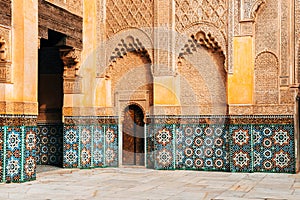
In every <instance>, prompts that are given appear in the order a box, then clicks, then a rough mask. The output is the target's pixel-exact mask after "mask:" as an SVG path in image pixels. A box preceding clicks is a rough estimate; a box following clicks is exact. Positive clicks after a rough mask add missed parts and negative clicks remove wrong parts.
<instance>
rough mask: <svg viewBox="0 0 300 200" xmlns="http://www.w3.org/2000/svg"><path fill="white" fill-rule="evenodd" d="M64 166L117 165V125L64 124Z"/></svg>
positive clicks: (94, 166) (91, 166) (92, 166)
mask: <svg viewBox="0 0 300 200" xmlns="http://www.w3.org/2000/svg"><path fill="white" fill-rule="evenodd" d="M63 141H64V151H63V152H64V158H63V167H65V168H83V169H87V168H96V167H117V166H118V125H117V124H105V125H65V127H64V139H63Z"/></svg>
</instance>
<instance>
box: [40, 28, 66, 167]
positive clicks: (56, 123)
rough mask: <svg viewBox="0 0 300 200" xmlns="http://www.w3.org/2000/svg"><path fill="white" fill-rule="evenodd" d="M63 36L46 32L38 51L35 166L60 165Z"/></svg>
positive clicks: (61, 144)
mask: <svg viewBox="0 0 300 200" xmlns="http://www.w3.org/2000/svg"><path fill="white" fill-rule="evenodd" d="M64 38H65V36H64V35H63V34H61V33H58V32H55V31H51V30H49V31H48V39H43V38H42V39H41V41H40V49H39V51H38V53H39V54H38V56H39V60H38V103H39V115H38V133H37V164H38V165H52V166H58V167H62V162H63V124H62V107H63V96H64V94H63V70H64V64H63V62H62V60H61V57H60V51H59V50H60V47H61V45H62V44H63V41H64Z"/></svg>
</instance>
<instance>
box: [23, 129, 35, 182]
mask: <svg viewBox="0 0 300 200" xmlns="http://www.w3.org/2000/svg"><path fill="white" fill-rule="evenodd" d="M36 133H37V128H36V127H25V135H24V136H25V138H24V139H25V140H24V141H25V161H24V179H25V180H35V179H36Z"/></svg>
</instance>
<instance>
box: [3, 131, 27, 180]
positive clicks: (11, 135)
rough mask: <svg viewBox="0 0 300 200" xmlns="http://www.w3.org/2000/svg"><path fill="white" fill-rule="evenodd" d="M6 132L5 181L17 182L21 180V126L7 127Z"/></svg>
mask: <svg viewBox="0 0 300 200" xmlns="http://www.w3.org/2000/svg"><path fill="white" fill-rule="evenodd" d="M4 131H5V132H6V152H5V154H6V160H5V169H4V170H5V180H6V182H17V181H19V180H21V172H22V165H23V164H22V158H21V155H22V154H21V152H22V143H23V141H24V140H23V135H22V129H21V127H7V128H5V130H4Z"/></svg>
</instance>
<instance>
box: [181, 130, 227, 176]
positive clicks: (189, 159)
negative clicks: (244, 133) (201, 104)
mask: <svg viewBox="0 0 300 200" xmlns="http://www.w3.org/2000/svg"><path fill="white" fill-rule="evenodd" d="M176 147H177V149H176V168H177V169H197V170H218V171H229V159H228V152H229V151H228V150H229V149H228V147H229V145H228V139H227V131H226V127H225V126H224V125H208V124H191V125H186V124H184V125H181V126H180V127H178V128H177V130H176Z"/></svg>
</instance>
